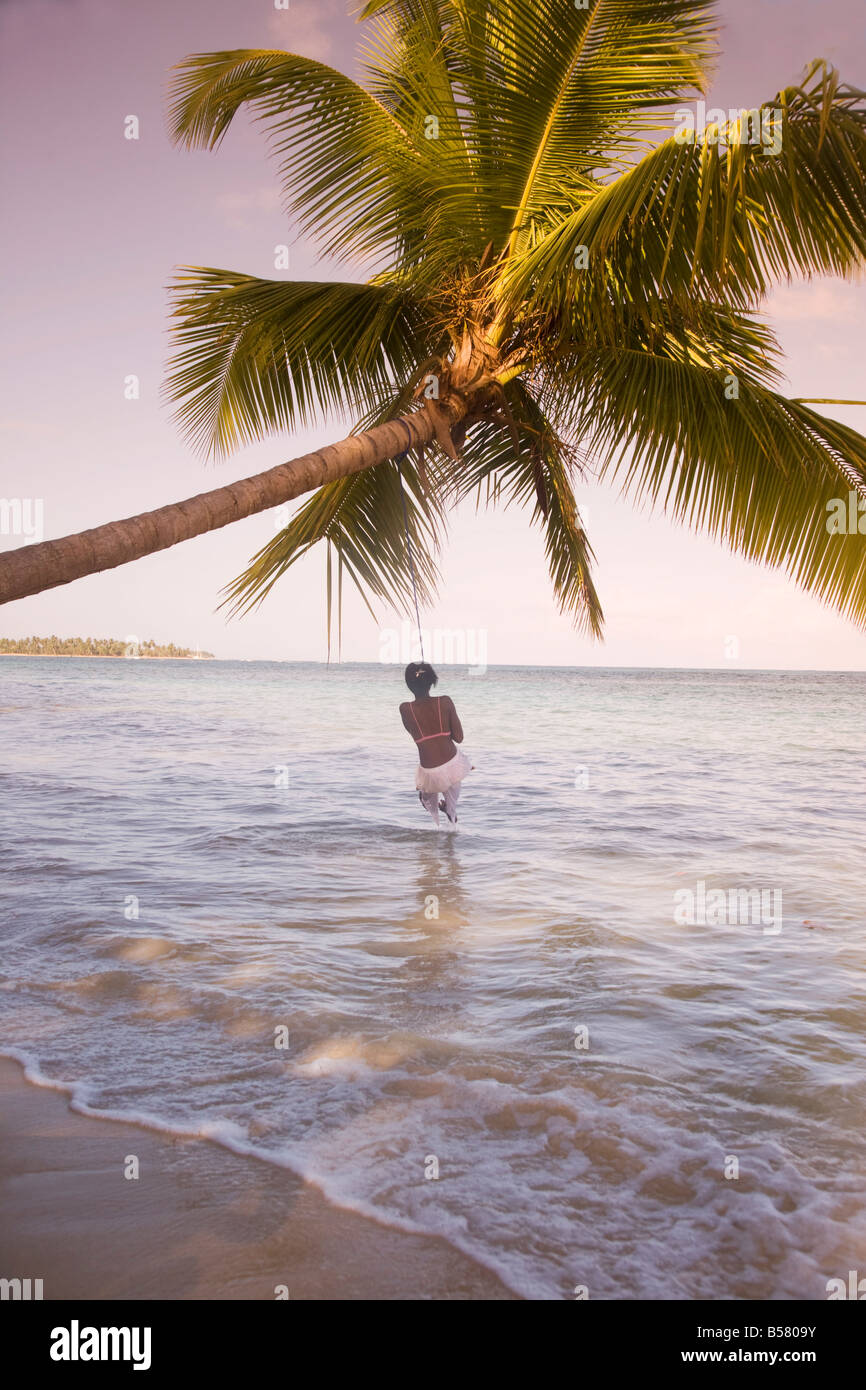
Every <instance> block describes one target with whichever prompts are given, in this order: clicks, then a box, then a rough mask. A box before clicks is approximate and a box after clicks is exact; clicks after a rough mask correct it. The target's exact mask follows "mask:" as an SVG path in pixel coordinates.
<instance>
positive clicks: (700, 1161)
mask: <svg viewBox="0 0 866 1390" xmlns="http://www.w3.org/2000/svg"><path fill="white" fill-rule="evenodd" d="M440 675H441V680H440V685H439V691H440V692H441V693H448V694H450V695H452V696H453V698H454V700H455V703H456V705H457V709H458V711H459V714H460V716H461V718H462V721H463V725H464V728H465V730H466V744H465V748H466V751H467V752H468V753H469V754H470V755H471V758H472V761H473V763H474V765H475V769H474V771H473V772H472V773H471V775H470V776H469V778H468V779H467V781H466V782H465V783H464V790H463V794H462V798H461V801H460V806H459V817H460V819H459V824H458V826H457V828H456V829H454V830H452V829H451V828H445V827H444V826H443V828H441V829H440V830H439V831H437V830H436V829H435V828H434V826H433V824H432V821H431V820H430V818H429V816H427V815H426V813H425V812H424V811H423V809H422V808H421V806H420V805H419V803H418V799H417V794H416V793H415V791H414V766H415V755H414V749H413V746H412V743H411V741H410V739H409V737H408V735H407V734H406V733H405V731H404V730H403V728H402V726H401V724H400V720H399V715H398V713H397V706H398V704H399V703H400V701H401V700H402V699H403V698H404V696H405V695H406V694H407V692H406V691H405V689H404V687H403V685H402V670H401V668H397V667H394V666H383V665H348V664H346V665H338V664H335V665H332V666H330V667H326V666H322V665H314V664H292V663H269V662H232V661H146V660H124V659H119V660H108V659H106V660H99V659H90V660H86V659H60V658H57V659H53V658H2V659H0V744H2V748H0V753H2V756H0V785H2V866H3V873H2V887H0V924H2V925H0V931H2V943H3V950H2V956H0V1051H2V1052H4V1053H6V1054H8V1055H11V1056H16V1057H18V1058H19V1059H21V1060H23V1061H25V1062H26V1063H27V1065H28V1067H29V1069H30V1074H31V1076H33V1077H34V1078H39V1079H41V1080H42V1081H43V1082H44V1081H50V1082H51V1083H53V1084H57V1085H62V1086H64V1087H65V1088H67V1089H68V1090H69V1091H70V1093H71V1094H72V1096H73V1097H74V1103H75V1105H76V1107H77V1108H79V1109H82V1110H84V1111H85V1113H87V1112H95V1113H99V1114H107V1115H113V1116H117V1117H123V1118H127V1119H134V1120H137V1121H138V1122H140V1123H143V1124H146V1125H150V1126H153V1127H155V1128H157V1129H161V1130H165V1131H167V1132H173V1133H175V1132H176V1133H182V1134H191V1135H204V1136H208V1137H210V1138H211V1139H214V1140H216V1141H217V1142H219V1143H223V1144H225V1145H227V1146H228V1147H230V1148H232V1149H234V1150H236V1151H239V1152H254V1153H256V1154H258V1155H259V1156H260V1157H262V1158H264V1159H266V1160H268V1161H270V1162H272V1163H274V1164H276V1165H279V1166H282V1167H284V1168H288V1169H291V1170H293V1171H294V1172H296V1173H298V1174H300V1175H302V1176H303V1177H304V1178H305V1179H307V1180H308V1181H309V1182H311V1183H313V1184H315V1185H316V1186H317V1187H318V1188H320V1189H321V1191H322V1192H323V1193H324V1194H325V1195H326V1196H327V1197H328V1199H329V1200H330V1201H331V1202H332V1203H334V1204H335V1205H337V1206H339V1207H346V1208H350V1209H352V1210H355V1211H358V1212H361V1213H364V1214H366V1215H367V1216H370V1217H372V1218H374V1219H375V1220H377V1221H379V1222H381V1223H383V1224H385V1225H388V1226H392V1227H397V1228H400V1229H405V1230H410V1231H418V1232H426V1233H431V1234H435V1235H438V1236H441V1237H443V1238H445V1239H446V1240H448V1241H450V1242H451V1243H452V1244H453V1245H454V1246H456V1247H458V1248H459V1249H460V1250H462V1251H464V1252H465V1253H466V1254H468V1255H469V1256H471V1257H472V1258H474V1259H475V1260H477V1261H478V1262H479V1263H481V1264H483V1265H484V1266H486V1267H487V1268H489V1269H491V1270H493V1271H495V1272H496V1273H497V1274H498V1275H499V1277H500V1278H501V1279H502V1280H503V1281H504V1282H505V1283H506V1284H507V1285H508V1287H509V1288H511V1289H512V1290H513V1291H514V1292H515V1293H517V1294H520V1295H523V1296H525V1297H527V1298H531V1299H561V1298H568V1299H574V1298H581V1297H589V1298H604V1299H665V1298H674V1299H783V1300H784V1299H793V1298H805V1299H824V1298H826V1297H827V1291H826V1290H827V1281H828V1280H831V1279H834V1278H842V1279H846V1280H847V1278H848V1272H849V1271H850V1270H858V1271H860V1273H861V1274H866V1157H864V1143H863V1134H864V1130H866V1067H864V1050H866V1044H864V1033H866V984H864V967H866V938H864V918H866V907H864V904H866V867H864V855H863V834H864V828H866V777H864V762H866V759H864V745H863V709H864V704H866V674H864V673H859V674H858V673H790V672H787V673H786V672H778V673H774V672H750V671H738V670H734V669H731V670H725V671H675V670H661V671H652V670H604V669H559V668H556V669H551V668H545V669H531V668H526V667H519V668H518V667H514V668H503V667H491V668H489V669H488V670H487V671H486V672H484V673H481V672H478V673H470V672H469V671H468V670H467V669H466V668H463V669H460V668H445V669H442V670H441V671H440ZM408 1292H410V1293H411V1294H412V1295H413V1296H418V1297H423V1296H424V1294H423V1287H421V1286H419V1288H418V1289H416V1290H410V1291H408Z"/></svg>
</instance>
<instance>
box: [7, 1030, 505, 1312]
mask: <svg viewBox="0 0 866 1390" xmlns="http://www.w3.org/2000/svg"><path fill="white" fill-rule="evenodd" d="M132 1154H134V1155H136V1156H137V1157H138V1160H139V1169H140V1177H139V1179H138V1180H137V1181H136V1180H129V1179H126V1178H125V1177H124V1175H123V1171H124V1163H125V1161H126V1159H127V1156H128V1155H132ZM0 1205H2V1211H3V1219H2V1232H0V1275H2V1277H4V1278H15V1277H18V1278H24V1279H26V1278H31V1279H40V1278H41V1279H42V1280H43V1285H44V1297H45V1298H46V1299H66V1298H82V1299H273V1298H274V1297H275V1293H274V1290H275V1288H276V1287H277V1286H278V1285H286V1286H287V1287H288V1290H289V1297H290V1298H291V1299H367V1298H369V1299H485V1300H486V1299H500V1298H511V1297H513V1295H512V1294H511V1293H510V1292H509V1290H508V1289H506V1288H505V1286H504V1285H503V1284H501V1283H500V1281H499V1280H498V1279H496V1278H495V1276H493V1275H492V1274H490V1273H488V1271H487V1270H485V1269H484V1268H483V1267H481V1266H479V1265H477V1264H475V1263H474V1262H473V1261H471V1260H469V1259H467V1258H466V1257H465V1256H463V1255H461V1254H460V1253H459V1252H458V1251H456V1250H454V1249H452V1248H451V1247H450V1246H449V1245H448V1244H447V1243H446V1242H445V1241H441V1240H436V1239H429V1238H422V1237H417V1236H413V1235H409V1234H405V1233H402V1232H400V1231H395V1230H393V1229H389V1228H387V1227H385V1226H380V1225H379V1224H378V1223H376V1222H375V1221H370V1220H367V1219H366V1218H364V1217H361V1216H358V1215H356V1214H354V1213H352V1212H347V1211H341V1210H338V1209H337V1208H335V1207H333V1206H331V1205H330V1203H328V1202H327V1201H326V1200H325V1199H324V1198H323V1197H322V1196H321V1194H320V1193H318V1192H317V1191H316V1190H315V1188H312V1187H310V1186H309V1185H307V1184H305V1183H303V1182H301V1181H300V1180H299V1179H298V1178H296V1177H294V1176H293V1175H292V1174H291V1173H289V1172H287V1171H285V1170H282V1169H277V1168H274V1167H272V1166H271V1165H270V1164H268V1163H265V1162H260V1161H257V1160H256V1159H253V1158H245V1157H242V1156H239V1155H236V1154H233V1153H231V1152H229V1151H228V1150H226V1149H223V1148H222V1147H221V1146H219V1145H217V1144H213V1143H210V1142H208V1141H206V1140H197V1139H173V1138H170V1137H166V1136H162V1135H159V1134H156V1133H154V1132H152V1131H149V1130H147V1129H145V1128H143V1127H139V1126H137V1125H131V1124H126V1123H117V1122H114V1121H111V1120H103V1119H93V1118H90V1117H88V1116H82V1115H78V1114H76V1113H74V1112H73V1111H72V1110H70V1109H69V1105H68V1097H67V1096H66V1095H65V1094H63V1093H62V1092H60V1091H53V1090H48V1089H46V1088H44V1087H40V1086H34V1085H31V1084H30V1083H29V1082H27V1081H26V1080H25V1079H24V1076H23V1073H22V1069H21V1067H20V1066H18V1064H17V1063H15V1062H12V1061H10V1060H8V1059H6V1058H0Z"/></svg>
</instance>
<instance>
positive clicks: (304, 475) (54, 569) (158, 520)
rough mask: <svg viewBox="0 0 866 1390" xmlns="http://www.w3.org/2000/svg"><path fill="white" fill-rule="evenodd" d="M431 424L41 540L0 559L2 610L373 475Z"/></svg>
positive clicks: (423, 417)
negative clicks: (369, 471) (368, 471)
mask: <svg viewBox="0 0 866 1390" xmlns="http://www.w3.org/2000/svg"><path fill="white" fill-rule="evenodd" d="M437 405H438V407H439V410H440V411H443V412H444V413H445V414H446V415H447V416H448V418H449V419H450V422H451V424H452V425H454V424H456V423H457V422H458V421H459V420H461V419H462V418H463V416H464V415H465V414H466V410H467V402H466V401H465V400H464V399H463V398H462V397H460V396H453V397H451V398H450V399H448V400H447V401H446V400H442V401H439V402H437ZM435 423H436V422H435V420H434V416H433V412H432V411H428V410H419V411H417V412H413V413H412V414H411V415H403V416H400V417H399V418H398V419H397V420H394V421H390V420H389V421H388V422H387V423H386V424H382V425H376V426H374V428H373V429H370V430H366V431H365V432H364V433H363V434H354V435H350V436H349V438H348V439H342V440H340V442H339V444H330V445H328V446H327V447H326V448H324V449H318V450H316V452H315V453H312V454H303V455H302V456H301V457H300V458H296V459H291V460H290V461H289V462H288V463H280V464H278V465H277V467H276V468H269V469H268V470H267V471H266V472H265V473H256V474H255V475H254V476H253V477H252V478H243V479H241V481H240V482H237V483H229V485H228V486H227V487H218V488H214V490H213V491H212V492H201V493H199V494H198V496H197V497H188V498H187V499H186V501H185V502H173V503H171V504H170V505H169V506H167V507H158V508H157V510H156V511H154V512H141V513H140V514H139V515H138V516H131V517H127V519H126V520H125V521H110V522H107V523H106V525H104V526H96V527H94V529H93V530H91V531H81V532H79V533H78V535H75V536H64V537H63V538H62V539H61V540H56V541H40V542H38V543H37V544H35V545H23V546H20V547H19V548H18V549H16V550H10V551H6V552H5V553H2V554H0V604H3V603H11V602H12V601H13V600H14V599H19V598H26V597H27V596H28V595H29V594H38V593H41V592H42V591H43V590H44V589H54V588H56V587H57V586H58V585H59V584H70V583H71V582H72V581H73V580H74V579H82V578H83V577H84V576H85V575H87V574H98V573H100V571H102V570H110V569H114V568H115V567H116V566H117V565H126V564H128V563H129V561H130V560H139V559H141V557H142V556H143V555H152V554H153V553H154V552H155V551H157V550H167V549H168V547H169V546H172V545H177V544H178V542H179V541H188V540H191V539H192V537H193V536H201V535H203V534H204V533H205V532H206V531H216V530H217V529H218V528H219V527H220V526H228V525H229V524H230V523H231V522H232V521H240V520H241V519H242V518H243V517H245V516H254V515H255V513H256V512H264V511H267V510H268V508H270V507H278V506H280V505H281V504H282V503H283V502H289V501H291V499H292V498H293V497H299V496H300V495H301V493H303V492H310V491H311V490H312V489H313V488H319V487H321V486H322V484H323V483H331V482H334V481H335V480H336V479H338V478H346V477H348V476H349V475H350V474H352V473H361V472H362V471H363V470H364V469H365V468H375V467H376V465H377V464H379V463H386V462H387V461H388V459H392V458H396V457H397V455H398V454H402V453H404V452H405V450H406V449H407V447H410V446H411V447H414V446H416V445H421V444H429V443H430V441H431V440H432V439H433V438H434V435H435ZM404 427H405V428H404ZM407 431H408V434H407ZM410 441H411V445H410Z"/></svg>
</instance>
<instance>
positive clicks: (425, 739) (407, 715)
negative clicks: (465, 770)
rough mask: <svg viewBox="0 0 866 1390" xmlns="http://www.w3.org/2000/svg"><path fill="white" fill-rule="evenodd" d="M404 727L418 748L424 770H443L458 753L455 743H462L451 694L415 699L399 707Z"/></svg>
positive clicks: (419, 758) (458, 721) (461, 733)
mask: <svg viewBox="0 0 866 1390" xmlns="http://www.w3.org/2000/svg"><path fill="white" fill-rule="evenodd" d="M400 718H401V719H402V720H403V726H404V728H406V729H408V731H409V733H410V734H411V735H412V737H413V738H414V740H415V742H416V743H417V745H418V761H419V762H420V764H421V766H422V767H440V766H441V764H442V763H447V762H449V761H450V759H451V758H453V757H454V756H455V754H456V752H457V750H456V748H455V747H454V745H455V743H462V742H463V729H462V728H461V725H460V720H459V719H458V717H457V711H456V709H455V708H454V701H453V700H452V699H451V698H450V696H448V695H435V696H434V695H425V696H416V697H415V699H414V700H407V701H406V702H405V704H402V705H401V706H400Z"/></svg>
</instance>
